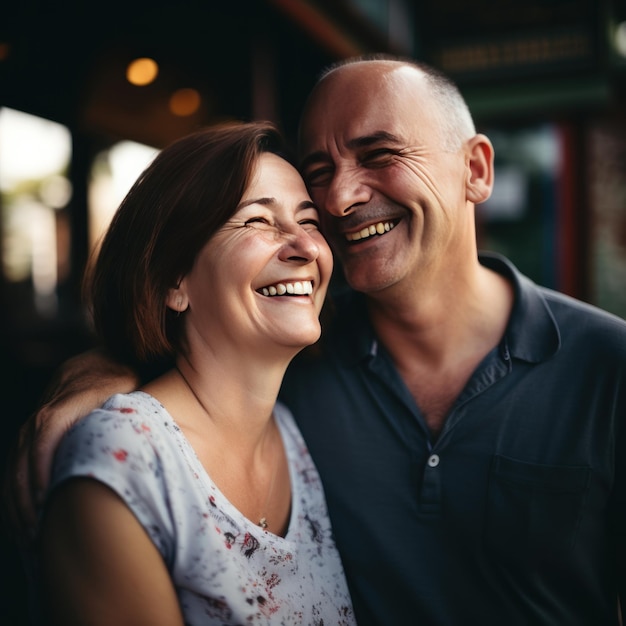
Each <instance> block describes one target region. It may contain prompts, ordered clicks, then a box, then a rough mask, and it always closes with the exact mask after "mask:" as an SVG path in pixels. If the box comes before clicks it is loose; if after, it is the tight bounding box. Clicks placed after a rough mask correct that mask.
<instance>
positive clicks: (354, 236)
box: [344, 222, 395, 241]
mask: <svg viewBox="0 0 626 626" xmlns="http://www.w3.org/2000/svg"><path fill="white" fill-rule="evenodd" d="M394 226H395V223H394V222H377V223H376V224H370V225H369V226H365V227H363V228H361V230H357V231H356V232H354V233H345V235H344V236H345V238H346V241H362V240H363V239H369V238H370V237H374V236H376V235H384V234H385V233H388V232H389V231H390V230H391V229H392V228H393V227H394Z"/></svg>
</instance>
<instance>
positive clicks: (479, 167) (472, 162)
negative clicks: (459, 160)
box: [466, 134, 493, 204]
mask: <svg viewBox="0 0 626 626" xmlns="http://www.w3.org/2000/svg"><path fill="white" fill-rule="evenodd" d="M466 150H467V161H468V162H467V164H468V168H469V175H468V180H467V187H466V188H467V200H468V201H469V202H473V203H474V204H479V203H480V202H484V201H485V200H487V199H488V198H489V196H490V195H491V191H492V190H493V146H492V145H491V141H489V138H488V137H486V136H485V135H481V134H478V135H475V136H474V137H472V138H471V139H470V140H469V141H468V142H467V146H466Z"/></svg>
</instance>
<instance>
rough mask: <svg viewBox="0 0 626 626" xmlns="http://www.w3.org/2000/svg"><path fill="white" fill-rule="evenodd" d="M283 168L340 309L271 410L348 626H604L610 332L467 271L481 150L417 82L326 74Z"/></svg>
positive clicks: (613, 366) (619, 363)
mask: <svg viewBox="0 0 626 626" xmlns="http://www.w3.org/2000/svg"><path fill="white" fill-rule="evenodd" d="M300 156H301V170H302V172H303V175H304V178H305V181H306V182H307V185H308V187H309V191H310V193H311V197H312V198H313V200H314V201H315V202H316V203H317V205H318V206H319V207H320V209H321V210H322V216H323V226H324V232H325V234H326V236H327V237H328V238H329V240H330V242H331V244H332V247H333V249H334V251H335V254H336V256H337V258H338V259H339V260H340V261H341V267H342V268H343V272H344V275H345V278H346V281H347V283H348V285H349V286H350V287H351V288H352V289H351V290H348V292H347V293H345V294H342V295H341V296H340V297H338V298H337V302H336V315H335V322H334V324H333V326H332V327H331V328H326V330H325V338H324V340H323V343H322V348H321V350H319V351H318V352H317V354H314V355H310V356H309V357H308V358H306V359H305V358H300V359H299V360H298V361H297V362H294V364H292V367H291V369H290V370H289V372H288V377H287V379H286V381H285V383H284V385H283V398H284V399H285V401H286V402H287V403H288V405H289V406H290V407H291V408H292V410H293V411H294V413H295V415H296V416H297V419H298V423H299V425H300V427H301V429H302V431H303V434H304V436H305V439H306V441H307V444H308V446H309V449H310V450H311V453H312V455H313V457H314V458H315V461H316V464H317V466H318V468H319V471H320V474H321V476H322V479H323V481H324V484H325V489H326V495H327V498H328V504H329V510H330V513H331V519H332V522H333V529H334V532H335V536H336V540H337V544H338V547H339V549H340V552H341V555H342V558H343V561H344V566H345V568H346V573H347V576H348V580H349V583H350V588H351V593H352V597H353V601H354V604H355V610H356V613H357V619H358V622H359V624H360V625H361V626H363V625H374V624H375V625H379V626H382V625H389V624H393V625H396V624H407V623H411V624H427V625H432V624H436V625H437V626H442V625H446V626H459V625H461V624H486V625H493V626H496V625H497V626H501V625H502V624H506V625H507V626H517V625H519V626H528V625H529V624H532V625H533V626H537V625H545V626H548V625H550V626H553V625H554V624H568V626H574V625H580V626H583V625H585V626H591V625H593V624H614V625H616V624H618V608H617V607H618V590H623V588H624V582H623V581H624V564H625V556H626V555H625V550H624V534H625V532H626V488H625V485H624V459H625V458H626V454H625V453H626V445H625V442H624V420H625V419H626V382H625V381H626V324H625V323H624V321H623V320H620V319H617V318H616V317H612V316H610V315H608V314H606V313H604V312H602V311H599V310H598V309H594V308H592V307H590V306H588V305H585V304H583V303H581V302H577V301H574V300H572V299H570V298H567V297H565V296H563V295H560V294H557V293H555V292H553V291H550V290H547V289H543V288H541V287H538V286H536V285H535V284H533V283H532V282H531V281H529V280H528V279H527V278H525V277H524V276H522V275H521V274H520V273H519V272H518V271H517V270H516V269H515V268H514V267H513V266H512V265H511V263H510V262H508V261H507V260H506V259H504V258H502V257H498V256H495V255H489V254H482V253H481V254H479V252H478V250H477V241H476V230H475V205H476V204H478V203H480V202H483V201H484V200H486V199H487V198H488V197H489V195H490V193H491V189H492V186H493V177H494V174H493V148H492V146H491V143H490V141H489V139H488V138H487V137H485V136H484V135H481V134H477V133H476V131H475V129H474V124H473V122H472V119H471V116H470V114H469V111H468V109H467V106H466V104H465V102H464V101H463V99H462V97H461V95H460V93H459V92H458V90H457V88H456V87H455V86H454V85H453V84H452V83H450V82H449V81H448V79H447V78H446V77H444V76H441V75H440V74H439V73H438V72H436V71H434V70H432V68H429V67H427V66H421V65H415V64H412V63H404V62H401V61H396V60H382V59H379V60H356V61H354V62H352V61H351V62H348V63H347V64H343V65H340V66H338V67H336V68H334V69H331V70H330V71H329V72H328V73H326V74H325V76H323V77H322V79H321V80H320V82H319V83H318V84H317V86H316V87H315V89H314V90H313V92H312V94H311V96H310V98H309V100H308V102H307V104H306V107H305V111H304V113H303V117H302V122H301V132H300ZM357 292H360V293H357ZM311 388H319V389H323V390H324V393H319V394H315V395H313V396H312V395H311V394H307V389H311Z"/></svg>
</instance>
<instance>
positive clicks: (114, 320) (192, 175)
mask: <svg viewBox="0 0 626 626" xmlns="http://www.w3.org/2000/svg"><path fill="white" fill-rule="evenodd" d="M264 152H272V153H274V154H278V155H280V156H282V157H284V156H285V155H284V144H283V142H282V139H281V136H280V134H279V132H278V131H277V129H276V128H275V127H274V126H273V125H272V124H271V123H269V122H249V123H244V122H233V123H228V124H222V125H218V126H212V127H209V128H206V129H203V130H201V131H198V132H195V133H193V134H190V135H187V136H185V137H183V138H181V139H178V140H177V141H175V142H174V143H172V144H170V145H169V146H167V147H166V148H165V149H163V150H162V151H161V152H160V153H159V154H158V155H157V156H156V158H155V159H154V161H153V162H152V163H151V164H150V165H149V166H148V167H147V168H146V169H145V170H144V172H143V173H142V174H141V175H140V176H139V178H138V179H137V181H136V182H135V184H134V185H133V186H132V188H131V189H130V191H129V192H128V194H127V195H126V197H125V198H124V200H123V201H122V203H121V205H120V207H119V209H118V210H117V212H116V214H115V216H114V217H113V220H112V222H111V224H110V226H109V229H108V230H107V233H106V235H105V237H104V240H103V242H102V246H101V248H100V252H99V255H98V258H97V260H96V262H95V265H94V267H93V271H91V272H88V274H87V275H86V281H85V287H86V291H85V294H86V296H87V302H88V305H89V306H90V309H91V313H92V316H93V322H94V327H95V330H96V332H97V333H98V335H99V337H100V339H101V340H102V342H103V343H104V348H105V349H106V350H108V351H109V352H110V353H111V354H112V355H113V356H114V357H115V358H117V359H119V360H122V361H124V362H126V363H129V364H131V365H133V366H134V367H135V368H137V369H139V370H141V368H142V366H149V367H152V368H154V367H157V369H159V368H160V367H161V366H166V365H167V364H168V363H170V362H171V361H172V358H173V355H174V354H175V352H176V351H178V350H180V349H181V348H182V347H183V346H182V343H181V342H182V337H181V332H180V331H181V320H182V317H181V318H180V319H179V318H177V317H176V314H175V313H173V312H172V311H171V310H169V309H168V308H167V307H166V305H165V301H166V297H167V294H168V290H169V289H170V288H172V287H175V286H176V285H177V284H178V282H179V281H180V279H181V278H182V277H183V276H184V275H185V274H187V273H188V272H189V271H190V270H191V268H192V266H193V264H194V261H195V259H196V256H197V255H198V253H199V252H200V250H201V249H202V247H203V246H204V245H205V244H206V242H207V241H208V240H209V239H210V238H211V236H212V235H213V234H214V233H215V232H216V231H217V230H218V229H219V228H220V227H222V226H223V225H224V224H225V222H226V221H227V220H228V219H229V218H230V217H231V216H232V215H233V213H234V212H235V210H236V208H237V205H238V204H239V202H240V200H241V198H242V196H243V194H244V191H245V190H246V188H247V187H248V184H249V182H250V177H251V175H252V173H253V170H254V166H255V163H256V160H257V159H258V157H259V156H260V155H261V154H262V153H264Z"/></svg>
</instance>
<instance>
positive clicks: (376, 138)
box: [346, 130, 401, 149]
mask: <svg viewBox="0 0 626 626" xmlns="http://www.w3.org/2000/svg"><path fill="white" fill-rule="evenodd" d="M381 142H387V143H396V144H398V143H401V141H400V138H399V137H397V136H396V135H392V134H391V133H388V132H387V131H385V130H377V131H376V132H375V133H371V134H370V135H364V136H362V137H355V138H354V139H349V140H348V142H347V143H346V145H347V146H348V148H353V149H354V148H367V147H368V146H371V145H374V144H377V143H381Z"/></svg>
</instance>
